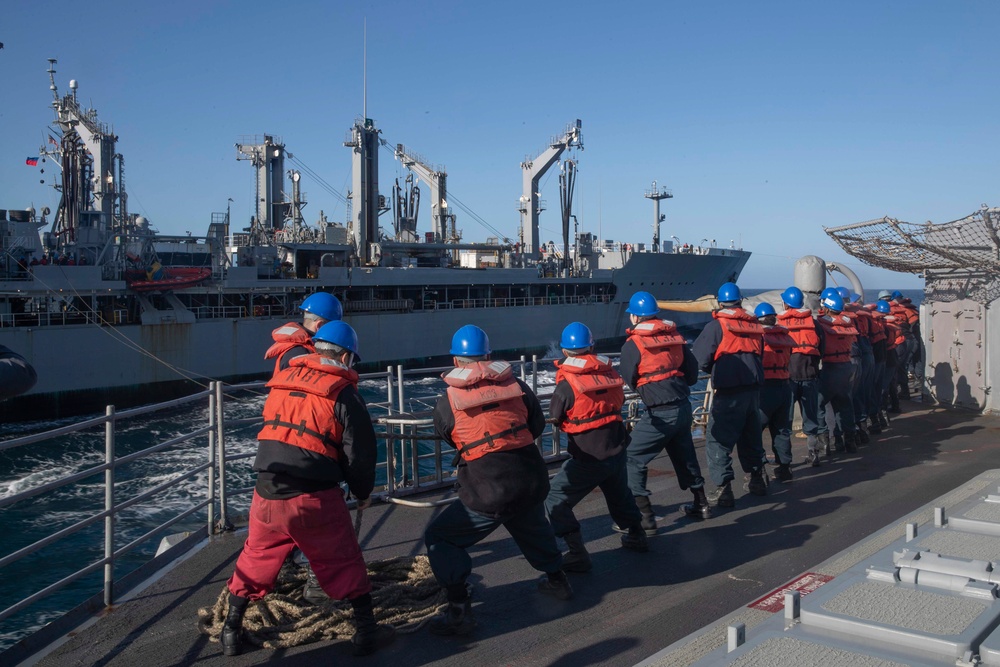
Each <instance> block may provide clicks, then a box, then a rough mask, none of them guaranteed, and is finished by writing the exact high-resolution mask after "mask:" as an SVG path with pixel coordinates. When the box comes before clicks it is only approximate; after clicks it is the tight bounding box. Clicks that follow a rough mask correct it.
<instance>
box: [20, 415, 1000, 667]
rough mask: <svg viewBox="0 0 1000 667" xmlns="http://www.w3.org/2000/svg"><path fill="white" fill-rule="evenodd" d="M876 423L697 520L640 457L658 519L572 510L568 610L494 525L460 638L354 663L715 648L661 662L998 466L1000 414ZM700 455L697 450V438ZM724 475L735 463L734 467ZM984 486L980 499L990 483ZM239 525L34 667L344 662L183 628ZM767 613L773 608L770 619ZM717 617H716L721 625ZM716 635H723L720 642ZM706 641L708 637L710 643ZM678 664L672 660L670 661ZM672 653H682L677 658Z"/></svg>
mask: <svg viewBox="0 0 1000 667" xmlns="http://www.w3.org/2000/svg"><path fill="white" fill-rule="evenodd" d="M903 405H904V414H903V415H900V416H898V417H897V418H896V419H895V420H894V421H893V422H892V426H891V429H890V430H888V431H886V432H884V433H883V434H882V435H881V436H879V437H878V438H877V439H873V441H872V443H871V444H869V445H867V446H864V447H862V448H861V450H860V452H859V453H858V454H854V455H846V456H844V457H842V458H840V459H838V460H836V461H833V462H824V465H822V466H821V467H818V468H810V467H806V466H805V465H803V464H802V461H803V460H804V458H805V445H804V443H805V440H804V439H800V438H793V453H794V461H795V464H794V465H793V472H794V474H795V479H794V481H793V482H792V483H791V484H784V485H779V484H776V483H772V485H771V489H770V490H771V493H770V495H769V496H767V497H763V498H761V497H754V496H750V495H747V494H746V493H745V492H741V489H740V488H739V484H735V485H734V490H736V491H737V506H736V508H735V509H733V510H728V511H723V512H719V513H718V514H717V516H716V517H715V518H713V519H711V520H709V521H705V522H698V521H692V520H690V519H687V518H685V517H683V515H682V514H681V513H680V505H681V504H682V503H683V502H686V501H688V500H689V497H690V496H689V494H688V493H686V492H681V491H680V490H679V489H678V488H677V483H676V480H675V478H674V474H673V472H672V469H671V467H670V464H669V460H668V459H667V457H666V456H661V457H659V458H658V459H656V460H655V461H654V462H653V464H652V469H651V475H650V488H651V489H652V491H653V499H654V506H655V507H656V508H657V510H658V514H660V515H661V516H663V517H664V518H663V520H662V521H661V522H660V526H661V528H660V531H659V535H658V536H656V537H655V538H652V539H651V542H650V544H651V552H650V553H647V554H637V553H632V552H627V551H624V550H622V549H620V548H618V536H617V534H615V533H613V532H612V531H611V522H610V520H609V519H608V517H607V515H606V510H605V507H604V504H603V500H602V499H601V497H600V495H599V494H598V493H595V494H591V495H590V496H589V497H588V498H587V499H586V500H585V501H584V502H583V503H581V505H580V506H579V507H578V509H577V515H578V517H579V518H580V520H581V522H582V524H583V533H584V536H585V538H586V539H587V540H588V545H589V548H590V550H591V553H592V555H593V559H594V570H593V571H592V572H590V573H588V574H583V575H572V582H573V585H574V587H575V590H576V597H575V599H573V600H572V601H570V602H559V601H556V600H553V599H549V598H545V597H542V596H540V595H539V594H538V593H536V592H535V581H536V579H537V574H538V573H536V572H535V571H534V570H532V569H531V567H530V566H529V565H528V564H527V562H526V561H525V560H524V558H523V557H521V555H520V553H519V552H518V550H517V548H516V546H515V545H514V543H513V541H512V540H511V539H510V538H509V536H508V535H507V533H506V532H505V531H503V530H499V531H497V532H496V533H494V535H493V536H491V537H490V539H488V540H486V541H484V542H482V543H480V544H479V545H477V546H476V547H475V548H474V549H473V550H472V552H471V553H472V555H473V559H474V572H473V578H472V581H473V583H474V585H475V594H474V607H473V608H474V611H475V613H476V616H477V618H478V620H479V628H478V629H477V630H476V632H475V633H474V634H473V635H472V636H471V637H469V638H464V639H455V638H439V637H434V636H431V635H430V634H428V633H427V632H426V630H421V631H418V632H416V633H413V634H406V635H401V636H399V637H398V638H397V641H396V642H395V644H393V645H392V646H390V647H388V648H387V649H384V650H382V651H379V652H378V653H377V654H375V655H373V656H369V657H366V658H358V660H359V661H361V662H359V663H358V664H362V662H363V663H364V664H369V665H382V664H385V665H390V664H391V665H395V666H399V665H430V664H433V665H456V666H458V665H461V666H462V667H465V666H466V665H468V664H470V663H471V664H477V665H508V664H510V665H512V664H517V665H522V666H528V665H547V666H550V667H556V666H567V667H568V666H570V665H573V666H576V665H597V664H600V665H635V664H638V663H642V662H644V661H647V660H648V662H649V664H686V662H688V661H693V660H697V659H700V658H701V657H703V655H704V654H705V653H707V651H709V650H711V649H714V648H716V646H717V645H718V642H716V643H715V645H711V644H712V643H711V642H707V643H706V644H705V646H704V648H703V649H700V652H699V651H695V652H693V653H692V652H688V653H684V654H676V655H674V657H671V654H670V652H669V651H668V652H666V653H661V652H662V651H664V649H665V648H666V647H670V646H671V645H673V644H675V643H676V642H679V641H680V640H682V639H684V638H685V637H687V636H688V635H691V634H692V633H696V632H698V631H699V630H701V629H702V628H706V627H718V626H719V625H720V623H722V624H723V629H724V623H725V620H724V617H726V616H727V615H730V616H732V615H733V613H734V612H733V610H737V613H738V612H739V610H741V609H742V608H744V607H745V606H746V605H748V604H749V603H751V602H752V601H755V600H758V599H759V598H761V597H763V596H765V595H767V594H768V593H770V592H772V591H774V590H776V589H778V588H780V587H781V586H782V585H783V584H785V583H786V582H789V581H790V580H792V579H794V578H796V577H798V576H799V575H800V574H802V573H803V572H807V571H811V570H813V569H814V567H815V566H816V565H817V564H819V563H822V562H823V561H826V560H827V559H830V558H831V557H832V556H834V555H835V554H838V553H839V552H841V551H844V550H845V549H848V548H849V547H851V545H853V544H855V543H857V542H859V541H860V540H863V539H865V538H867V537H868V536H870V535H872V534H874V533H876V532H878V531H880V530H881V529H883V527H885V526H887V525H890V524H896V523H899V524H901V522H902V521H903V520H904V518H906V517H908V515H910V514H911V513H913V512H914V511H916V510H917V509H919V508H921V507H922V506H924V505H925V504H927V503H929V502H931V501H932V500H934V499H935V498H937V497H939V496H942V495H943V494H945V493H948V492H950V491H952V490H953V489H955V488H956V487H958V486H960V485H962V484H965V483H966V482H968V481H969V480H970V479H972V478H973V477H975V476H977V475H979V474H980V473H983V472H984V471H987V470H990V469H992V468H994V467H997V461H998V460H1000V458H998V453H1000V419H997V418H996V417H990V416H980V415H975V414H972V413H965V412H956V411H948V410H944V409H936V408H929V407H927V406H923V405H921V404H920V403H914V402H904V403H903ZM696 444H697V445H698V448H699V454H700V456H702V459H703V461H704V458H703V457H704V451H703V447H702V445H703V443H696ZM737 474H738V475H739V469H738V464H737ZM994 491H995V490H994ZM432 516H433V514H432V511H430V510H424V509H414V508H408V507H401V506H396V505H376V506H374V507H373V508H372V509H371V510H369V511H367V512H366V513H365V526H364V527H363V529H362V534H361V543H362V547H363V548H364V550H365V555H366V558H367V559H368V560H369V561H371V560H377V559H383V558H389V557H394V556H405V555H416V554H420V553H422V552H423V544H422V540H421V535H422V533H423V529H424V527H425V525H426V524H427V522H428V521H429V520H430V519H431V517H432ZM245 536H246V533H245V531H237V532H235V533H230V534H225V535H223V536H221V537H218V538H213V539H211V540H208V541H206V542H205V543H204V544H203V545H202V546H201V547H200V548H199V549H198V550H197V551H195V552H193V553H191V554H190V555H189V556H188V557H187V558H186V559H184V560H183V561H181V562H179V563H176V564H175V565H173V566H171V568H170V569H169V571H167V572H165V573H160V574H159V575H157V576H156V577H154V578H153V579H152V580H151V581H150V582H149V583H148V585H146V586H144V587H143V588H141V590H140V591H139V592H137V593H134V594H132V595H131V596H130V597H129V599H127V600H125V601H123V602H121V603H120V604H118V605H116V606H115V607H114V608H113V609H111V610H109V611H106V612H105V613H104V614H103V615H102V617H101V618H99V619H97V620H96V621H93V622H91V623H88V624H87V626H86V627H83V628H80V629H78V630H77V631H74V632H72V633H69V634H68V635H67V637H66V638H65V640H64V641H62V642H61V643H59V644H58V645H57V646H55V647H54V648H51V647H50V650H49V651H48V652H47V653H46V654H45V655H43V656H41V657H39V656H35V658H34V659H32V662H37V664H39V665H52V666H65V665H102V666H104V665H108V666H114V665H139V664H141V665H143V667H156V666H159V665H193V664H198V665H227V666H231V667H237V666H242V665H257V664H264V663H269V662H272V661H274V660H281V662H282V664H287V665H299V664H301V665H313V664H316V663H317V662H318V661H344V662H345V663H346V664H351V661H353V660H354V658H352V657H350V647H349V645H348V643H347V642H319V643H313V644H308V645H304V646H298V647H295V648H291V649H283V650H267V649H257V648H254V647H250V648H249V649H248V650H247V651H246V653H244V654H243V655H240V656H237V657H232V658H226V657H224V656H223V655H222V653H221V648H220V646H219V644H216V643H212V642H209V641H208V638H207V637H206V636H204V635H202V634H200V633H199V632H198V630H197V628H196V620H197V611H198V609H199V608H202V607H210V606H211V605H212V604H213V603H214V601H215V600H216V598H217V596H218V594H219V592H220V591H221V590H222V588H223V586H224V585H225V582H226V580H227V578H228V577H229V575H230V574H231V572H232V569H233V564H234V562H235V559H236V557H237V555H238V553H239V550H240V548H241V545H242V541H243V539H245ZM777 613H778V614H779V615H780V613H781V612H780V611H779V612H777ZM719 619H723V620H722V621H720V620H719ZM721 637H722V641H724V637H725V635H724V632H723V633H722V635H721ZM713 641H714V640H713ZM681 655H684V656H685V657H684V658H681ZM678 660H681V661H680V662H678Z"/></svg>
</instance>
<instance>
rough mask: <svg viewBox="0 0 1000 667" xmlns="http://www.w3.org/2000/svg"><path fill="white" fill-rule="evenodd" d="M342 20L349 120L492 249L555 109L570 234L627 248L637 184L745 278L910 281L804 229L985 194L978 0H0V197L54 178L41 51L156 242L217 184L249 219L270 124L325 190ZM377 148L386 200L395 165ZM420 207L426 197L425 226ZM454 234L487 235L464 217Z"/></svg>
mask: <svg viewBox="0 0 1000 667" xmlns="http://www.w3.org/2000/svg"><path fill="white" fill-rule="evenodd" d="M365 19H367V23H368V115H369V116H370V117H371V118H373V119H375V121H376V123H377V124H378V127H379V128H381V129H382V131H383V136H384V137H385V138H386V139H387V140H388V141H389V142H390V143H391V144H396V143H403V144H405V145H406V146H407V147H408V148H410V149H412V150H414V151H416V152H418V153H420V154H421V155H423V156H425V157H426V158H427V159H428V160H429V161H431V162H434V163H437V164H442V165H444V166H445V167H446V168H447V171H448V186H449V191H450V192H451V193H452V194H453V195H454V196H455V197H457V198H458V199H460V200H461V201H462V202H463V203H464V204H466V205H467V206H469V207H470V208H471V209H472V210H473V211H474V212H475V213H476V214H478V215H479V216H481V217H483V218H485V219H486V220H487V221H489V222H490V224H491V225H492V226H494V227H497V228H499V229H500V230H502V231H504V232H505V233H506V234H508V235H510V236H512V237H514V236H515V235H516V230H517V226H518V213H517V211H516V203H517V199H518V196H519V195H520V188H521V173H520V172H521V170H520V162H521V161H522V160H523V159H524V158H525V157H526V156H528V155H529V154H530V155H532V156H534V155H535V154H537V152H538V151H540V150H541V149H542V148H544V147H545V145H546V143H547V141H548V139H549V137H550V136H552V135H556V134H558V133H559V132H560V131H561V130H562V129H563V128H564V127H565V126H566V125H567V124H568V123H570V122H572V121H573V120H574V119H576V118H579V119H581V120H582V121H583V136H584V145H585V148H584V150H583V151H582V152H580V153H579V155H578V158H579V176H578V180H577V186H576V190H577V199H576V202H575V206H574V208H575V211H576V212H577V214H578V217H579V220H580V223H581V228H582V229H586V230H589V231H593V232H595V233H598V232H599V234H600V236H602V237H603V238H614V239H616V240H625V241H633V242H635V241H648V240H650V238H651V236H652V230H651V222H652V205H651V204H650V202H649V201H648V200H646V199H644V198H643V197H642V194H643V191H644V190H645V189H647V188H649V186H650V183H651V181H653V180H654V179H655V180H657V181H658V183H659V184H660V185H661V186H666V187H668V188H670V189H671V190H672V191H673V194H674V199H671V200H668V201H666V202H664V203H663V212H664V213H665V214H666V216H667V220H666V223H665V226H664V228H663V230H662V232H661V233H662V236H663V238H669V237H670V236H671V235H674V236H677V237H678V238H679V239H680V240H681V241H682V242H689V243H697V242H699V241H700V240H701V239H702V238H711V239H716V240H717V242H718V244H719V245H720V246H728V245H729V243H730V240H733V241H734V242H735V243H736V244H737V245H738V246H739V245H742V247H744V248H746V249H748V250H751V251H753V253H754V256H753V257H752V258H751V260H750V263H749V264H748V265H747V268H746V270H745V271H744V274H743V277H742V279H741V283H742V284H743V285H744V286H746V287H783V286H785V285H787V284H788V283H789V282H790V281H791V278H792V268H793V264H794V260H795V258H797V257H799V256H802V255H806V254H816V255H820V256H822V257H824V258H826V259H827V260H830V261H841V262H844V263H845V264H847V265H848V266H850V267H852V268H854V269H855V270H856V271H857V272H858V273H859V275H860V276H861V278H862V281H863V282H864V283H865V284H866V285H867V286H873V287H902V288H910V287H917V286H919V285H920V281H919V279H917V278H916V277H914V276H911V275H907V274H893V273H890V272H887V271H883V270H878V269H873V268H871V267H867V266H865V265H862V264H860V262H857V261H856V260H853V259H852V258H850V257H848V256H847V255H846V254H845V253H843V252H842V251H841V250H840V249H839V248H838V247H837V246H836V244H834V243H833V241H831V240H830V239H829V238H828V237H827V236H826V234H825V233H824V232H823V227H824V226H836V225H843V224H850V223H854V222H859V221H862V220H868V219H872V218H877V217H881V216H883V215H891V216H893V217H896V218H899V219H901V220H906V221H910V222H924V221H926V220H931V221H934V222H946V221H949V220H953V219H956V218H959V217H962V216H964V215H966V214H968V213H971V212H972V211H974V210H975V209H977V208H978V207H979V205H980V204H982V203H989V204H990V205H997V204H998V203H1000V201H998V198H997V197H996V196H995V195H996V182H997V181H996V179H997V174H998V173H1000V169H998V167H1000V164H998V163H1000V150H998V148H1000V145H998V144H1000V131H998V130H1000V120H998V116H997V112H996V110H997V108H1000V105H998V101H1000V100H998V98H1000V81H998V79H1000V71H998V68H997V67H996V58H995V55H993V54H992V49H991V45H992V42H993V35H992V30H993V28H994V27H995V26H996V25H998V23H1000V3H996V2H991V1H981V2H972V1H970V2H953V3H943V2H919V1H910V2H836V3H813V2H665V1H661V2H648V3H645V2H634V3H617V4H615V5H612V4H611V3H606V2H581V3H566V2H543V1H537V0H536V1H535V2H519V1H506V2H501V3H479V2H414V1H412V0H411V1H409V2H388V1H386V2H378V1H373V2H367V3H355V2H295V1H290V2H285V3H273V2H272V3H264V2H255V1H244V2H236V1H232V2H227V1H221V0H219V1H216V0H199V1H194V2H192V1H189V0H176V1H175V2H171V3H147V2H134V1H133V2H110V1H101V0H96V1H92V2H86V3H80V2H69V1H64V0H59V1H50V2H45V1H35V2H27V1H24V0H14V1H13V2H9V3H7V4H6V6H5V8H4V11H3V15H2V21H0V42H3V43H4V45H5V48H4V49H3V50H2V51H0V84H2V89H3V91H4V96H3V97H4V102H3V104H2V106H0V135H2V146H3V148H2V150H0V208H8V209H12V208H24V207H27V206H28V205H30V204H34V205H35V206H36V207H41V206H43V205H49V206H51V207H53V208H54V206H55V197H54V195H53V193H52V190H51V188H48V187H46V186H42V185H40V184H39V179H40V178H41V177H50V176H51V170H49V169H46V173H45V174H44V175H42V174H39V172H38V171H37V170H36V169H32V168H30V167H27V166H25V164H24V158H25V157H27V156H29V155H36V154H37V153H38V146H39V145H40V144H41V143H42V142H43V141H44V134H43V130H44V128H45V125H46V123H48V122H50V121H51V115H52V114H51V110H50V109H49V108H48V105H49V103H50V100H51V94H50V92H49V90H48V80H47V75H46V73H45V70H46V68H47V62H46V58H49V57H54V58H57V59H58V60H59V64H58V65H57V70H58V74H57V75H56V82H57V84H58V85H59V87H60V91H61V92H65V91H67V90H68V83H69V80H70V79H71V78H74V79H77V80H78V81H79V82H80V88H79V95H80V97H81V99H82V100H83V101H84V102H92V103H93V106H94V107H96V108H97V109H98V111H99V112H100V115H101V118H102V119H103V120H104V121H105V122H108V123H110V124H112V125H113V127H114V129H115V131H116V133H117V134H118V135H119V136H120V142H119V144H118V148H119V151H120V152H122V153H123V154H124V155H125V167H126V180H127V187H128V190H129V194H130V200H129V205H130V209H131V210H132V211H135V212H139V213H141V214H143V215H145V216H147V217H148V218H149V219H150V220H151V221H152V223H153V225H154V226H155V227H156V228H158V229H159V230H160V231H161V232H165V233H184V232H185V231H192V232H194V233H196V234H203V233H204V232H205V230H206V229H207V226H208V223H209V221H210V219H211V213H212V212H213V211H224V210H225V208H226V202H227V199H228V198H230V197H232V198H233V200H234V203H233V209H232V211H233V219H234V221H241V220H242V221H248V220H249V217H250V215H251V213H252V205H253V197H254V195H253V171H252V169H251V167H250V166H249V164H248V163H247V162H237V161H236V151H235V148H234V144H235V143H236V142H237V141H240V140H241V138H242V137H244V136H245V135H254V134H264V133H270V134H274V135H277V136H279V137H281V138H283V140H284V142H285V144H286V145H287V147H288V150H289V151H291V152H292V153H293V154H294V155H295V156H296V157H297V158H298V159H300V160H301V161H302V162H304V163H305V164H306V165H308V166H309V167H310V168H311V169H313V170H315V171H316V172H318V173H319V174H321V175H322V176H323V178H324V179H325V180H326V181H327V182H328V183H330V184H332V185H333V186H334V187H335V188H338V189H340V190H341V192H346V190H347V188H348V183H349V178H350V154H349V151H348V149H346V148H344V147H343V146H342V143H343V140H344V137H345V135H346V134H347V132H348V130H349V127H350V125H351V123H352V122H353V120H354V118H355V117H357V116H359V115H360V114H361V111H362V52H363V51H362V39H363V38H362V26H363V23H364V21H365ZM381 161H382V163H381V175H380V181H381V183H380V185H381V190H382V192H383V194H386V195H389V194H390V192H391V185H392V181H393V179H394V178H395V177H397V176H402V175H404V174H405V172H403V170H401V168H400V167H399V164H398V163H397V162H394V161H392V160H391V158H390V156H389V155H388V153H385V152H383V153H382V155H381ZM39 166H40V167H44V166H46V165H39ZM289 166H291V165H289ZM303 190H304V191H305V193H306V195H307V196H308V199H309V205H308V207H307V208H306V209H305V217H306V219H307V221H314V220H315V219H316V217H317V215H318V213H319V211H320V210H321V209H322V210H323V211H324V212H325V213H326V215H327V217H328V218H330V219H331V220H338V221H343V218H344V215H345V210H344V206H343V205H342V204H340V203H338V201H337V199H336V198H335V197H334V196H332V195H330V194H328V193H327V192H326V191H324V189H323V188H322V187H321V186H320V185H319V184H314V183H310V182H309V181H308V180H307V179H305V178H304V179H303ZM425 193H426V190H425ZM542 197H543V199H545V200H547V201H548V202H549V205H550V209H549V210H548V211H546V212H545V213H543V214H542V220H541V226H542V232H541V233H542V238H543V240H548V239H549V238H551V239H553V240H556V239H557V238H558V234H559V232H558V230H559V228H560V225H559V219H558V212H557V210H556V209H557V207H558V202H559V192H558V180H557V172H556V170H555V169H552V170H550V175H549V176H548V177H547V178H546V179H544V180H543V184H542ZM428 215H429V203H428V201H426V199H425V202H424V205H423V206H422V210H421V220H420V225H421V228H422V229H427V228H428ZM384 220H385V223H386V224H390V221H389V219H388V218H384ZM458 226H459V228H460V229H462V230H463V232H464V235H465V238H466V239H468V240H483V239H485V238H486V236H487V235H488V232H487V231H486V230H485V229H483V228H482V227H480V226H479V225H478V224H477V223H476V222H474V221H473V220H472V219H471V217H470V216H468V215H463V214H462V213H461V212H460V213H459V218H458Z"/></svg>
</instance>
